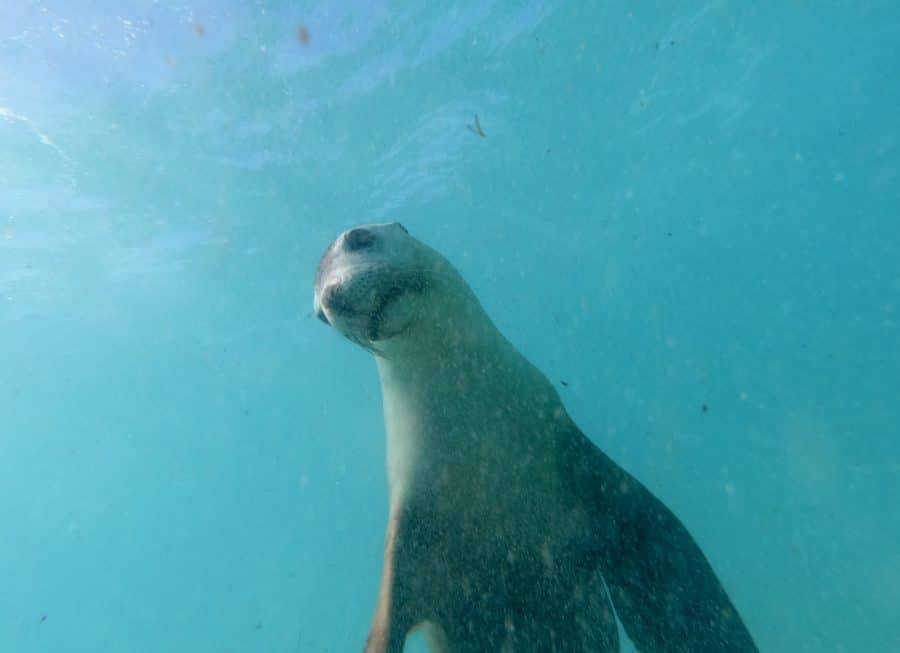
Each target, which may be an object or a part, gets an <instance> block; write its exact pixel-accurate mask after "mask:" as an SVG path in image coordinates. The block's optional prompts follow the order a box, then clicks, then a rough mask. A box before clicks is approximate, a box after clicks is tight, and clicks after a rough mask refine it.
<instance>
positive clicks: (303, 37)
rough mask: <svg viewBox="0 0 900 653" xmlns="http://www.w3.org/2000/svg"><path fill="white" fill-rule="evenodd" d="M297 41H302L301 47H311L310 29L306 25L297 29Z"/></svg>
mask: <svg viewBox="0 0 900 653" xmlns="http://www.w3.org/2000/svg"><path fill="white" fill-rule="evenodd" d="M297 40H298V41H300V45H309V29H307V27H306V25H300V26H299V27H298V28H297Z"/></svg>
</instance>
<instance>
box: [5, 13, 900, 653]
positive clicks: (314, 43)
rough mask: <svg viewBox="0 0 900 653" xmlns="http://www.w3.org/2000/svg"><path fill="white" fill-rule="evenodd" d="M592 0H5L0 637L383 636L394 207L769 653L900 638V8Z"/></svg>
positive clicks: (69, 646)
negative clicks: (370, 263) (323, 259)
mask: <svg viewBox="0 0 900 653" xmlns="http://www.w3.org/2000/svg"><path fill="white" fill-rule="evenodd" d="M596 4H597V5H598V6H595V4H594V3H582V4H581V6H580V8H579V6H578V5H577V4H576V3H562V2H552V1H551V2H516V3H513V2H456V3H443V7H444V8H441V9H436V8H430V9H424V8H419V7H420V6H421V7H425V6H426V5H425V3H421V4H420V3H405V4H401V3H397V4H387V3H383V2H376V1H374V0H373V1H369V2H360V1H356V2H349V1H348V2H343V3H329V2H300V3H264V2H255V3H250V2H238V1H236V0H234V1H225V0H221V1H218V2H212V1H211V0H210V1H207V2H195V3H181V2H177V3H176V2H172V3H155V2H136V1H128V2H112V1H111V0H94V1H91V0H82V1H79V2H69V1H68V0H66V1H65V2H63V1H62V0H54V1H48V2H43V3H32V2H21V3H3V4H2V5H0V650H2V651H16V652H18V653H32V652H39V651H41V652H43V651H48V652H49V651H53V652H57V651H73V652H79V651H91V652H104V651H110V652H113V651H129V652H138V653H139V652H148V653H149V652H156V651H191V652H193V653H200V652H210V653H212V652H216V653H228V652H231V653H242V652H253V651H260V652H261V651H267V652H271V651H282V652H285V653H296V652H298V651H303V652H308V651H316V652H318V651H326V650H327V651H332V652H334V651H338V652H341V651H358V650H361V647H362V642H363V641H364V638H365V634H366V632H367V628H368V622H369V619H370V616H371V612H372V609H373V607H374V603H375V594H376V590H377V583H378V576H379V572H380V564H381V546H382V538H383V528H384V520H385V513H386V485H385V478H384V469H383V456H384V451H383V447H384V444H383V443H384V436H383V430H382V423H381V405H380V396H379V389H378V384H377V383H378V381H377V375H376V372H375V366H374V364H373V362H372V360H371V359H370V357H369V356H368V355H367V354H366V353H365V352H363V351H362V350H359V349H358V348H355V347H353V346H351V345H350V344H349V343H348V342H346V341H344V340H342V339H341V338H340V337H339V336H338V335H337V334H335V333H334V332H333V331H332V330H329V329H327V328H325V327H324V326H323V325H322V324H321V323H319V322H318V321H317V320H315V319H314V318H313V317H312V315H311V311H310V309H311V304H312V281H313V275H314V272H315V267H316V264H317V262H318V258H319V256H320V255H321V253H322V251H323V249H324V248H325V246H326V245H327V244H328V243H329V242H330V241H331V239H332V238H333V237H334V236H335V235H336V234H337V233H338V232H340V231H341V230H343V229H344V228H346V227H348V226H351V225H353V224H356V223H359V222H371V221H384V220H400V221H402V222H403V223H404V224H405V225H406V226H407V227H408V228H409V229H410V231H411V232H412V233H413V234H414V235H416V236H417V237H419V238H421V239H422V240H424V241H426V242H428V243H430V244H431V245H433V246H434V247H436V248H437V249H439V250H440V251H442V252H443V253H444V254H446V255H447V256H448V258H450V259H451V260H452V261H453V262H454V263H455V264H456V265H457V266H458V267H459V269H460V270H461V271H462V273H463V274H464V276H465V277H466V278H467V279H468V280H469V282H470V283H471V285H472V286H473V288H474V289H475V290H476V292H477V293H478V294H479V296H480V297H481V299H482V301H483V303H484V304H485V306H486V307H487V309H488V311H489V312H490V313H491V314H492V316H493V317H494V318H495V321H496V322H497V324H498V325H499V326H500V328H501V329H502V330H503V331H504V332H505V333H506V334H507V335H508V336H509V337H510V339H511V340H512V341H513V342H514V343H515V344H516V345H517V346H518V347H519V348H520V349H521V350H522V351H523V352H524V353H525V354H526V355H527V356H528V357H529V358H530V359H531V360H532V361H533V362H535V363H536V364H537V365H538V366H539V367H540V368H541V369H543V370H544V371H545V372H546V373H547V374H548V376H549V377H550V379H551V380H553V381H554V382H557V383H558V385H559V390H560V392H561V394H562V396H563V399H564V400H565V402H566V404H567V406H568V408H569V410H570V412H571V413H572V415H573V416H574V417H575V419H576V421H578V423H579V424H580V426H581V427H582V428H583V430H584V431H585V432H586V433H588V434H589V435H590V436H591V437H592V438H593V439H594V440H595V442H597V443H598V444H599V445H600V446H601V447H602V448H603V449H604V450H605V451H606V452H607V453H609V454H610V455H611V456H612V457H613V458H615V459H616V460H617V461H618V462H619V463H621V464H623V465H624V466H626V467H627V468H628V469H629V470H630V471H631V472H633V473H634V474H636V475H637V476H638V477H639V478H640V479H642V480H643V481H644V482H645V483H646V484H647V485H648V486H649V487H650V488H651V489H652V490H653V491H654V492H655V493H656V494H657V495H658V496H660V497H661V498H662V499H664V500H665V501H666V502H667V503H668V505H670V506H671V507H672V508H673V509H674V510H675V512H676V513H677V514H678V515H679V516H680V517H681V518H682V519H683V521H684V522H685V523H686V524H687V526H688V527H689V528H690V530H691V531H692V532H693V534H694V535H695V537H696V538H697V540H698V541H699V543H700V544H701V546H702V547H703V548H704V550H705V552H706V553H707V555H708V556H709V558H710V559H711V561H712V563H713V565H714V567H715V568H716V570H717V571H718V573H719V576H720V578H721V579H722V581H723V583H724V584H725V586H726V587H727V589H728V591H729V593H730V595H731V598H732V599H733V601H734V602H735V603H736V605H737V607H738V608H739V610H740V611H741V613H742V615H743V617H744V619H745V621H746V622H747V624H748V626H749V627H750V629H751V631H752V632H753V634H754V637H755V638H756V640H757V642H758V644H759V645H760V648H761V650H763V651H773V652H780V651H785V652H801V651H809V652H813V651H834V652H838V651H846V652H854V651H895V650H900V608H898V607H897V606H898V605H900V544H898V543H900V519H897V508H896V506H897V501H898V498H900V444H898V435H900V433H898V415H900V409H898V404H900V402H898V394H900V391H898V390H900V347H898V342H900V339H898V336H900V329H898V324H900V255H898V252H900V120H898V116H900V9H898V8H897V5H896V3H890V2H822V3H812V2H805V1H802V0H795V1H792V2H782V3H738V2H726V1H719V2H715V1H714V2H709V3H695V2H691V3H659V2H613V3H605V4H604V5H602V6H599V3H596ZM676 5H678V6H676ZM475 114H477V115H478V120H479V124H480V125H481V127H482V129H483V131H484V133H485V135H486V137H485V138H481V137H479V136H478V135H476V134H475V133H473V132H472V131H470V130H469V129H467V125H470V124H471V123H473V122H474V115H475ZM563 381H564V382H565V385H564V384H563ZM704 406H705V407H706V408H705V409H704ZM417 646H420V644H415V645H414V646H413V647H408V648H412V649H413V650H416V651H419V650H422V649H421V648H416V647H417Z"/></svg>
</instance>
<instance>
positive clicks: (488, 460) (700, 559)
mask: <svg viewBox="0 0 900 653" xmlns="http://www.w3.org/2000/svg"><path fill="white" fill-rule="evenodd" d="M314 310H315V313H316V315H317V316H318V317H319V318H320V319H321V320H322V321H323V322H325V323H326V324H330V325H331V326H333V327H334V328H335V329H337V330H338V331H339V332H340V333H342V334H343V335H344V336H346V337H347V338H349V339H350V340H352V341H354V342H356V343H357V344H359V345H361V346H362V347H364V348H365V349H367V350H368V351H370V352H372V353H373V354H374V355H375V360H376V362H377V364H378V371H379V374H380V377H381V388H382V398H383V404H384V421H385V430H386V433H387V471H388V478H389V484H390V509H389V519H388V527H387V537H386V545H385V553H384V568H383V573H382V581H381V590H380V593H379V596H378V603H377V607H376V610H375V617H374V620H373V623H372V627H371V630H370V632H369V637H368V640H367V644H366V648H365V651H366V653H400V652H401V651H402V650H403V646H404V642H405V641H406V637H407V635H408V633H409V632H410V631H411V630H412V629H414V628H418V627H422V628H424V629H425V635H426V638H427V641H428V643H429V648H430V650H431V651H432V652H433V653H485V652H488V651H504V652H516V653H538V652H540V653H544V652H549V651H554V652H556V653H575V652H587V651H590V652H594V653H596V652H598V651H599V652H612V651H618V650H619V641H618V631H617V626H616V618H617V617H618V619H619V621H620V622H621V623H622V625H623V627H624V629H625V632H626V633H627V634H628V636H629V637H630V638H631V640H632V641H633V642H634V643H635V644H636V646H637V648H638V649H639V650H640V651H642V653H658V652H663V651H665V652H667V653H669V652H678V653H687V652H691V653H698V652H704V653H716V652H723V653H724V652H725V651H728V652H729V653H747V652H755V651H757V648H756V646H755V645H754V643H753V640H752V638H751V636H750V633H749V632H748V630H747V628H746V627H745V626H744V623H743V622H742V620H741V618H740V616H739V615H738V612H737V610H736V609H735V608H734V606H733V605H732V603H731V601H730V600H729V598H728V596H727V595H726V593H725V590H724V589H723V588H722V585H721V584H720V582H719V580H718V579H717V578H716V575H715V573H714V572H713V569H712V567H711V566H710V564H709V563H708V562H707V560H706V558H705V557H704V555H703V553H702V552H701V551H700V548H699V547H698V546H697V544H696V543H695V542H694V540H693V538H692V537H691V535H690V534H689V533H688V532H687V530H686V529H685V527H684V526H683V525H682V524H681V522H680V521H679V520H678V519H677V518H676V517H675V516H674V515H673V514H672V512H671V511H670V510H669V509H668V508H666V506H664V505H663V504H662V502H660V501H659V499H657V498H656V497H655V496H653V494H651V493H650V492H649V491H648V490H647V489H646V488H645V487H644V486H643V485H641V483H639V482H638V481H637V480H636V479H635V478H634V477H632V476H631V475H630V474H628V473H627V472H626V471H625V470H623V469H622V468H621V467H619V466H618V465H617V464H616V463H615V462H613V461H612V460H611V459H610V458H609V457H608V456H606V455H605V454H604V453H603V452H602V451H600V449H598V448H597V447H596V446H595V445H594V444H592V443H591V441H590V440H588V438H587V437H586V436H585V435H584V434H583V433H582V432H581V431H580V430H579V429H578V427H577V426H576V425H575V423H574V422H573V421H572V419H571V418H570V417H569V415H568V414H567V413H566V410H565V408H564V407H563V404H562V402H561V400H560V398H559V396H558V394H557V392H556V391H555V389H554V388H553V386H552V385H551V384H550V382H549V381H548V380H547V379H546V378H545V377H544V375H543V374H542V373H541V372H540V371H538V369H537V368H535V367H534V366H533V365H532V364H531V363H529V362H528V361H527V360H526V359H525V358H524V357H523V356H522V355H521V354H520V353H519V352H518V351H516V349H515V348H514V347H513V346H512V345H511V344H510V343H509V341H507V340H506V338H504V337H503V335H502V334H501V333H500V332H499V331H498V330H497V328H496V327H495V326H494V324H493V323H492V322H491V319H490V318H489V317H488V315H487V313H486V312H485V311H484V309H483V308H482V307H481V304H480V303H479V302H478V300H477V299H476V297H475V295H474V293H473V292H472V290H471V289H470V288H469V286H468V284H466V282H465V281H464V280H463V278H462V276H461V275H460V274H459V273H458V272H457V271H456V269H455V268H454V267H453V266H452V265H451V264H450V263H449V262H448V261H447V260H446V259H445V258H444V257H443V256H441V255H440V254H439V253H437V252H436V251H435V250H433V249H431V248H430V247H428V246H426V245H424V244H423V243H421V242H419V241H418V240H416V239H415V238H413V237H412V236H410V235H409V233H408V232H407V230H406V229H405V228H404V227H403V226H402V225H400V224H399V223H396V222H394V223H390V224H373V225H365V226H360V227H356V228H353V229H350V230H348V231H346V232H344V233H342V234H341V235H340V236H338V237H337V239H336V240H335V241H334V242H333V243H332V244H331V246H330V247H328V249H327V250H326V251H325V254H324V256H323V257H322V260H321V263H320V264H319V268H318V272H317V275H316V282H315V293H314Z"/></svg>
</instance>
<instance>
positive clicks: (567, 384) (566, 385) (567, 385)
mask: <svg viewBox="0 0 900 653" xmlns="http://www.w3.org/2000/svg"><path fill="white" fill-rule="evenodd" d="M559 382H560V383H562V384H563V385H564V386H565V387H567V388H568V387H569V382H568V381H563V380H562V379H560V381H559Z"/></svg>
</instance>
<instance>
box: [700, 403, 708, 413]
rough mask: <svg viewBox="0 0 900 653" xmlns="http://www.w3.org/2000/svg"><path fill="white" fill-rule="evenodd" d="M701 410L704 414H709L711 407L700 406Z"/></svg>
mask: <svg viewBox="0 0 900 653" xmlns="http://www.w3.org/2000/svg"><path fill="white" fill-rule="evenodd" d="M700 410H702V411H703V412H704V413H708V412H709V406H707V405H706V404H703V405H702V406H700Z"/></svg>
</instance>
